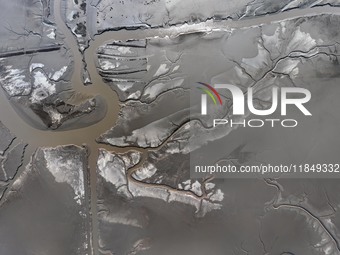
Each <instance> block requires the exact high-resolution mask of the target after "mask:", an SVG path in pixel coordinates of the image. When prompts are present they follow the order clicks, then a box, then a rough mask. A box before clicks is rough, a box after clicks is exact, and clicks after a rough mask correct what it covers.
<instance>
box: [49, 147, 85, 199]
mask: <svg viewBox="0 0 340 255" xmlns="http://www.w3.org/2000/svg"><path fill="white" fill-rule="evenodd" d="M43 153H44V157H45V159H46V167H47V169H48V170H49V171H50V173H51V174H52V175H53V176H54V178H55V180H56V182H59V183H67V184H69V185H70V186H71V188H72V189H73V190H74V193H75V195H76V196H75V200H76V201H77V203H78V204H81V199H83V198H84V196H85V185H84V174H83V168H82V167H81V166H80V164H81V163H82V162H80V158H79V157H73V155H71V154H70V157H66V158H65V156H61V155H59V154H58V150H57V149H55V148H45V149H43Z"/></svg>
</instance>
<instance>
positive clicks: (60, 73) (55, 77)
mask: <svg viewBox="0 0 340 255" xmlns="http://www.w3.org/2000/svg"><path fill="white" fill-rule="evenodd" d="M66 70H67V66H64V67H62V68H61V69H60V70H59V71H56V72H55V73H54V74H53V75H52V78H51V79H52V80H54V81H57V80H59V79H60V78H61V77H62V76H63V75H64V73H65V72H66Z"/></svg>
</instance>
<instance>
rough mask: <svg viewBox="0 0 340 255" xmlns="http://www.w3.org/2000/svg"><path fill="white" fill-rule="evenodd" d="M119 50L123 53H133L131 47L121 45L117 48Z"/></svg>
mask: <svg viewBox="0 0 340 255" xmlns="http://www.w3.org/2000/svg"><path fill="white" fill-rule="evenodd" d="M117 50H118V51H119V52H120V53H122V54H128V53H132V51H131V48H130V47H122V46H119V47H118V48H117Z"/></svg>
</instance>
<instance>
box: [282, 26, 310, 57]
mask: <svg viewBox="0 0 340 255" xmlns="http://www.w3.org/2000/svg"><path fill="white" fill-rule="evenodd" d="M315 46H316V41H315V40H314V39H313V38H312V37H311V36H310V34H309V33H305V32H301V30H300V27H298V28H297V30H295V32H294V35H293V38H292V39H291V40H290V41H289V44H288V46H287V51H288V52H291V51H293V50H301V51H309V50H310V49H312V48H313V47H315Z"/></svg>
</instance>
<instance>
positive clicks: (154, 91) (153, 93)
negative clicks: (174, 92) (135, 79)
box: [143, 79, 184, 99]
mask: <svg viewBox="0 0 340 255" xmlns="http://www.w3.org/2000/svg"><path fill="white" fill-rule="evenodd" d="M183 82H184V79H177V80H173V81H171V82H167V83H163V82H160V83H156V84H154V85H151V86H149V87H147V88H146V90H145V92H144V95H143V96H145V97H146V98H147V99H155V98H156V97H157V96H158V95H159V94H160V93H161V92H164V91H167V90H171V89H174V88H178V87H180V86H181V85H182V84H183Z"/></svg>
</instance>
